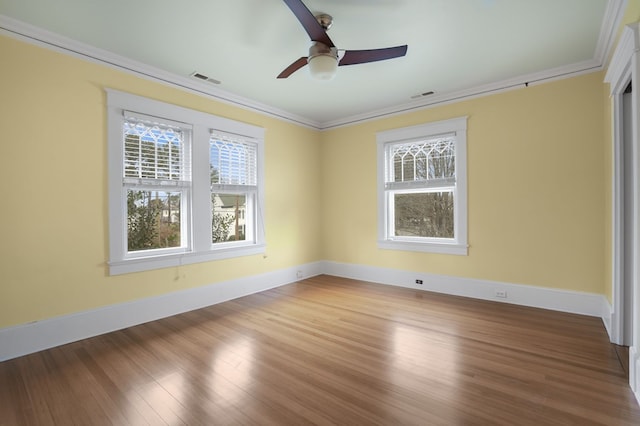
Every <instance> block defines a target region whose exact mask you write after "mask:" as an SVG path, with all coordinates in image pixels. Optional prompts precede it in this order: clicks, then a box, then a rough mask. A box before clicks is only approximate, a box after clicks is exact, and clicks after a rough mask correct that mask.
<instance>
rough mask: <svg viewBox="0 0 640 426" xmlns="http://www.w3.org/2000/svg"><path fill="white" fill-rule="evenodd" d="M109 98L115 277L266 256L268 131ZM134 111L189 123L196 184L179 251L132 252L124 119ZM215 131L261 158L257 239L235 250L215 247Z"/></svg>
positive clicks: (137, 99)
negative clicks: (211, 154)
mask: <svg viewBox="0 0 640 426" xmlns="http://www.w3.org/2000/svg"><path fill="white" fill-rule="evenodd" d="M106 94H107V145H108V148H107V150H108V167H109V168H108V186H109V273H110V274H111V275H119V274H125V273H130V272H139V271H146V270H152V269H158V268H167V267H174V266H180V265H184V264H191V263H199V262H207V261H212V260H218V259H226V258H231V257H237V256H248V255H256V254H263V253H264V252H265V250H266V244H265V234H264V223H265V221H264V133H265V132H264V128H262V127H258V126H252V125H249V124H246V123H241V122H238V121H234V120H230V119H227V118H222V117H217V116H215V115H212V114H207V113H204V112H201V111H195V110H192V109H188V108H184V107H180V106H177V105H172V104H168V103H165V102H160V101H155V100H152V99H148V98H145V97H142V96H137V95H132V94H129V93H125V92H121V91H118V90H113V89H106ZM125 111H130V112H134V113H138V114H141V115H145V116H151V117H157V118H161V119H164V120H167V121H169V122H178V123H184V124H185V126H190V128H191V146H190V149H191V155H192V159H191V167H192V171H191V176H192V184H191V187H190V188H189V191H188V192H189V197H186V198H187V202H188V203H190V204H191V205H190V206H186V207H185V208H184V209H183V210H181V212H182V214H184V215H185V216H187V217H185V218H183V219H184V222H185V225H186V226H185V228H187V229H186V230H185V233H186V235H184V236H182V238H183V239H184V240H183V241H185V242H186V243H184V244H183V245H182V247H180V248H179V249H177V250H165V249H160V250H158V249H156V250H145V251H139V252H136V253H135V254H132V253H128V249H127V203H126V189H127V188H126V187H125V185H124V184H123V167H124V166H123V156H124V144H123V140H122V137H123V133H122V129H123V124H124V113H125ZM211 130H218V131H222V132H225V133H229V134H233V135H237V136H239V137H240V138H242V139H244V140H246V141H247V142H251V143H255V144H256V146H257V148H258V149H257V154H258V165H257V166H258V170H257V175H258V181H257V194H256V196H255V200H256V203H255V204H256V205H255V214H254V218H255V220H254V223H253V224H252V225H253V226H254V227H255V233H254V238H253V239H251V240H247V241H239V242H235V243H234V244H229V245H226V244H213V243H212V241H211V214H212V211H211V185H210V171H209V138H210V134H211Z"/></svg>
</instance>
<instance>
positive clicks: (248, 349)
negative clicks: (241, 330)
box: [209, 339, 254, 405]
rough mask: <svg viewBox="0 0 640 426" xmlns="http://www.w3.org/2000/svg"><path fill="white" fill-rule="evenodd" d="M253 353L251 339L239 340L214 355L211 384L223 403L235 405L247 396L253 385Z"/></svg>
mask: <svg viewBox="0 0 640 426" xmlns="http://www.w3.org/2000/svg"><path fill="white" fill-rule="evenodd" d="M253 351H254V346H253V342H252V341H251V340H250V339H238V340H237V341H235V342H233V343H229V344H227V345H225V346H224V347H221V348H220V349H219V350H217V351H216V353H215V354H214V357H213V360H212V369H211V374H210V381H209V384H210V386H211V388H212V389H213V391H214V392H215V394H216V395H217V396H218V397H219V398H221V399H222V402H224V403H226V404H228V405H234V404H236V403H237V402H239V401H240V400H241V399H242V398H243V397H244V396H245V395H246V389H248V388H249V387H250V385H251V372H252V369H253V365H254V362H253Z"/></svg>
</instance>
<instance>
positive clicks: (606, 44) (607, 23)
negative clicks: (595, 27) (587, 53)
mask: <svg viewBox="0 0 640 426" xmlns="http://www.w3.org/2000/svg"><path fill="white" fill-rule="evenodd" d="M627 2H628V0H609V1H608V2H607V9H606V10H605V13H604V18H603V19H602V26H601V27H600V36H599V37H598V45H597V46H596V51H595V54H594V55H593V58H594V59H595V60H596V61H598V62H600V63H601V64H604V63H605V61H606V60H607V58H608V56H609V54H610V53H611V50H612V49H613V43H615V41H616V35H617V33H618V27H620V23H621V22H622V18H623V16H624V12H625V10H626V9H627Z"/></svg>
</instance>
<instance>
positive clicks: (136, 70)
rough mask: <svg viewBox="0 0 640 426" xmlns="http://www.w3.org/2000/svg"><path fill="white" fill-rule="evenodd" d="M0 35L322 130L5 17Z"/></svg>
mask: <svg viewBox="0 0 640 426" xmlns="http://www.w3.org/2000/svg"><path fill="white" fill-rule="evenodd" d="M0 34H4V35H6V36H9V37H12V38H15V39H18V40H21V41H25V42H27V43H30V44H34V45H37V46H40V47H44V48H47V49H51V50H53V51H56V52H60V53H65V54H68V55H71V56H74V57H76V58H80V59H84V60H87V61H89V62H93V63H97V64H100V65H106V66H108V67H110V68H115V69H117V70H119V71H124V72H127V73H130V74H134V75H136V76H138V77H141V78H144V79H147V80H152V81H155V82H159V83H162V84H165V85H169V86H173V87H178V88H180V89H183V90H187V91H189V92H192V93H195V94H198V95H204V96H206V97H210V98H213V99H215V100H216V101H219V102H222V103H225V104H228V105H232V106H235V107H239V108H242V109H245V110H249V111H252V112H258V113H260V114H264V115H266V116H270V117H272V118H276V119H279V120H284V121H288V122H291V123H294V124H298V125H301V126H305V127H310V128H312V129H316V130H320V128H321V125H320V123H319V122H317V121H314V120H311V119H308V118H306V117H302V116H299V115H295V114H292V113H290V112H288V111H284V110H281V109H278V108H275V107H273V106H270V105H266V104H263V103H259V102H256V101H254V100H252V99H248V98H244V97H241V96H238V95H235V94H233V93H231V92H228V91H225V90H223V89H219V88H217V87H212V86H211V85H210V84H208V83H204V82H201V81H198V80H192V79H190V78H187V77H183V76H180V75H177V74H174V73H170V72H167V71H165V70H162V69H159V68H156V67H153V66H150V65H147V64H143V63H141V62H138V61H135V60H132V59H130V58H127V57H124V56H120V55H116V54H114V53H112V52H109V51H107V50H104V49H100V48H97V47H94V46H90V45H88V44H85V43H81V42H78V41H76V40H73V39H71V38H68V37H65V36H62V35H60V34H56V33H53V32H50V31H47V30H44V29H42V28H39V27H36V26H33V25H29V24H27V23H25V22H22V21H18V20H16V19H13V18H10V17H8V16H5V15H0Z"/></svg>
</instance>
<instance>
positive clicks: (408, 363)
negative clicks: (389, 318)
mask: <svg viewBox="0 0 640 426" xmlns="http://www.w3.org/2000/svg"><path fill="white" fill-rule="evenodd" d="M392 336H393V354H394V356H393V366H394V367H395V368H398V369H401V370H406V371H409V372H411V373H414V374H417V375H420V376H424V377H440V378H446V382H445V383H444V385H445V386H444V388H449V389H452V388H453V386H455V383H454V382H452V381H453V380H455V377H456V375H457V374H458V366H459V360H458V343H457V339H456V338H455V336H453V335H451V334H445V333H441V332H434V331H432V330H425V329H421V328H418V327H411V326H406V325H403V324H398V325H397V326H395V327H394V330H393V334H392ZM452 385H453V386H452ZM443 390H444V389H443Z"/></svg>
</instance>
